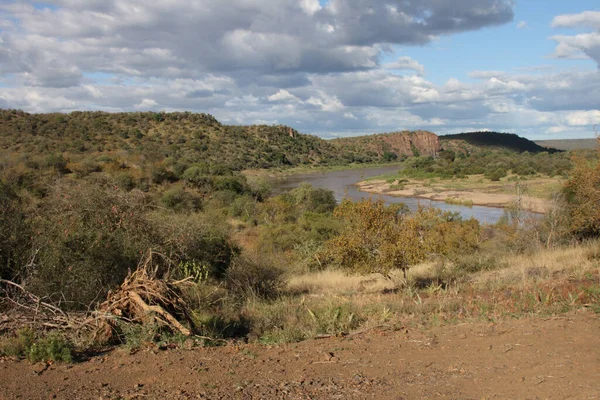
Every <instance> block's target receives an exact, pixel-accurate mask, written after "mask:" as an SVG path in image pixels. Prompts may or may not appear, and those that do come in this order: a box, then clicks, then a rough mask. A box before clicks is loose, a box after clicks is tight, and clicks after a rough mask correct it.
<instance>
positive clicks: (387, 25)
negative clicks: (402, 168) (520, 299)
mask: <svg viewBox="0 0 600 400" xmlns="http://www.w3.org/2000/svg"><path fill="white" fill-rule="evenodd" d="M44 4H45V5H38V6H37V7H34V6H33V5H32V3H31V2H29V1H25V0H16V1H12V2H10V3H6V2H4V3H2V4H0V107H10V108H22V109H25V110H27V111H32V112H50V111H61V112H63V111H72V110H78V109H79V110H105V111H135V110H166V111H171V110H191V111H199V112H209V113H211V114H214V115H215V116H216V117H217V118H218V119H220V120H222V121H223V122H225V123H240V124H248V123H255V122H262V123H284V124H289V125H292V126H294V127H295V128H297V129H299V130H301V131H304V132H308V133H317V134H319V135H321V136H332V135H339V134H340V132H343V135H348V134H365V133H371V132H381V131H394V130H401V129H432V130H434V131H436V132H450V131H458V130H469V129H482V128H483V127H487V128H490V129H497V130H510V129H511V128H515V129H519V133H523V134H527V132H531V133H536V132H540V131H541V132H550V131H551V128H554V129H556V127H557V126H565V127H570V128H576V127H580V128H578V129H587V128H586V127H587V125H586V123H587V122H592V121H594V120H595V118H597V115H596V114H594V113H593V112H591V111H589V110H594V109H600V100H599V99H596V98H594V97H597V96H595V95H594V93H598V91H599V90H600V79H599V77H598V74H597V73H591V72H586V73H577V72H573V71H571V72H566V73H555V74H551V71H543V72H544V74H543V75H539V74H537V75H532V74H529V71H524V70H523V71H518V73H511V72H506V71H472V72H471V73H470V74H469V76H470V78H472V80H474V81H469V82H462V81H460V80H458V79H450V80H448V81H447V82H446V83H444V84H436V83H434V82H432V81H430V80H428V79H427V78H426V76H425V69H426V67H427V66H426V65H423V64H422V63H421V62H419V60H417V59H415V58H412V57H409V56H406V55H405V56H401V57H399V58H396V59H395V61H391V62H388V63H383V62H382V57H383V55H386V57H389V54H391V50H390V49H392V48H394V45H402V46H403V52H404V54H410V53H409V50H406V49H407V48H408V49H409V48H410V45H422V44H428V43H430V42H432V41H434V40H436V39H437V38H439V37H440V36H444V35H452V34H455V33H458V32H465V31H472V30H477V29H480V28H485V27H490V26H495V25H500V24H505V23H508V22H510V21H512V19H513V10H512V8H513V2H512V1H511V0H456V1H452V2H442V1H439V0H422V1H419V2H407V1H402V0H388V1H385V2H384V1H372V0H329V2H327V3H326V4H325V5H322V4H321V3H320V2H319V1H318V0H229V1H223V0H202V1H190V0H170V1H169V2H148V1H144V0H119V1H104V0H87V1H81V0H46V1H45V2H44ZM597 14H598V13H590V12H587V13H581V14H576V15H571V16H558V17H557V18H555V20H554V21H553V24H554V26H556V27H567V28H575V27H587V28H591V29H592V30H595V31H594V32H592V33H584V34H581V35H588V36H580V35H574V36H568V35H562V36H554V37H553V39H554V40H556V41H557V43H558V44H557V50H556V53H557V55H559V56H563V57H588V58H592V59H595V60H596V61H598V60H599V59H600V55H598V54H597V53H596V51H597V47H598V42H597V34H598V33H597V30H598V29H600V28H599V26H600V25H598V15H597ZM518 25H520V24H518Z"/></svg>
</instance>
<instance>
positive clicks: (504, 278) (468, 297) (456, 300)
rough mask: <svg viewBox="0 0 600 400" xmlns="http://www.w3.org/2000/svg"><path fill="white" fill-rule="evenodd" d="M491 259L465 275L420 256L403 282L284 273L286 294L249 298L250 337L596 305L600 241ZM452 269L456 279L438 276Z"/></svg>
mask: <svg viewBox="0 0 600 400" xmlns="http://www.w3.org/2000/svg"><path fill="white" fill-rule="evenodd" d="M494 265H495V268H496V269H494V270H491V271H480V272H475V273H471V274H466V275H465V274H464V271H463V272H462V273H461V271H458V270H456V268H457V267H456V266H454V267H452V266H446V268H445V269H444V268H442V267H443V266H442V265H440V263H435V262H430V263H423V264H419V265H417V266H414V267H413V268H411V269H410V271H409V275H408V282H405V281H404V280H403V278H402V274H401V273H399V274H397V275H396V276H393V277H392V279H391V280H390V279H386V278H384V277H383V276H382V275H379V274H371V275H367V276H348V275H345V274H344V273H343V272H342V271H321V272H313V273H308V274H303V275H298V276H292V277H290V278H289V281H288V285H287V294H286V295H284V296H283V297H282V298H281V299H279V300H277V301H275V302H272V303H269V304H255V305H254V307H255V308H254V309H253V310H252V309H249V310H248V312H249V313H250V314H252V315H254V316H255V317H256V318H258V319H259V320H260V319H263V318H267V323H265V324H264V325H263V326H264V327H265V328H264V330H262V331H261V332H260V333H258V336H260V337H262V336H264V337H267V338H270V340H275V341H295V340H302V339H305V338H308V337H311V335H314V334H319V333H323V332H327V333H337V334H339V333H341V332H347V329H349V326H350V325H351V326H352V327H355V328H357V329H364V328H365V327H367V328H368V327H374V326H383V325H384V326H388V327H391V328H393V327H402V326H413V327H415V326H416V327H428V326H434V325H439V324H447V323H457V322H468V321H474V320H475V321H477V320H482V319H483V320H486V321H495V320H498V319H502V318H518V317H522V316H528V315H534V314H539V315H555V314H560V313H564V312H567V311H570V310H573V309H577V308H579V307H582V306H585V307H592V309H593V310H597V311H598V312H600V241H595V242H590V243H587V244H581V245H574V246H570V247H564V248H558V249H552V250H540V251H539V252H537V253H534V254H531V255H512V256H511V255H507V256H504V257H501V258H500V259H499V260H497V262H495V263H494ZM453 268H454V269H453ZM453 274H454V275H453ZM452 276H455V277H456V280H454V281H446V282H445V283H444V279H448V277H450V278H451V277H452ZM423 283H425V284H423ZM349 318H350V320H349ZM275 321H278V322H279V323H278V324H277V323H275V324H274V322H275ZM348 321H351V322H352V324H348ZM269 326H278V327H277V328H275V329H270V328H268V327H269ZM261 340H262V339H261Z"/></svg>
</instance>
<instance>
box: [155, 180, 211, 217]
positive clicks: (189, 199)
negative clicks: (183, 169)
mask: <svg viewBox="0 0 600 400" xmlns="http://www.w3.org/2000/svg"><path fill="white" fill-rule="evenodd" d="M160 201H161V203H162V204H163V205H164V206H165V207H167V208H168V209H171V210H174V211H198V210H200V209H201V208H202V198H201V197H200V196H198V195H195V194H194V193H192V192H189V191H187V190H185V188H184V187H183V185H176V186H173V187H172V188H170V189H169V190H167V191H166V192H165V193H164V194H163V195H162V197H161V199H160Z"/></svg>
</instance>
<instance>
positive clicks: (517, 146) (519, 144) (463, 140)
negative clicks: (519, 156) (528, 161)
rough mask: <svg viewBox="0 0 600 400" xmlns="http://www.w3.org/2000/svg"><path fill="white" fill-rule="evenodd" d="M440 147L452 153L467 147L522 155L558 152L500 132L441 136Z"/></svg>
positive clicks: (511, 134) (512, 134)
mask: <svg viewBox="0 0 600 400" xmlns="http://www.w3.org/2000/svg"><path fill="white" fill-rule="evenodd" d="M440 140H441V142H442V147H444V148H447V149H452V150H454V151H456V150H460V149H461V148H464V147H465V144H466V145H467V146H468V145H470V146H476V147H484V148H490V147H491V148H503V149H507V150H512V151H516V152H518V153H523V152H525V151H527V152H529V153H541V152H548V153H556V152H558V151H560V150H557V149H554V148H549V147H542V146H540V145H539V144H537V143H535V142H533V141H531V140H529V139H525V138H523V137H520V136H518V135H515V134H514V133H500V132H465V133H459V134H455V135H443V136H440Z"/></svg>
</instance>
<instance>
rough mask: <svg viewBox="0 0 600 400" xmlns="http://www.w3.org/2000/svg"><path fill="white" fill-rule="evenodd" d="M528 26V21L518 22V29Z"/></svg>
mask: <svg viewBox="0 0 600 400" xmlns="http://www.w3.org/2000/svg"><path fill="white" fill-rule="evenodd" d="M526 27H527V21H519V23H518V24H517V29H523V28H526Z"/></svg>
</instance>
